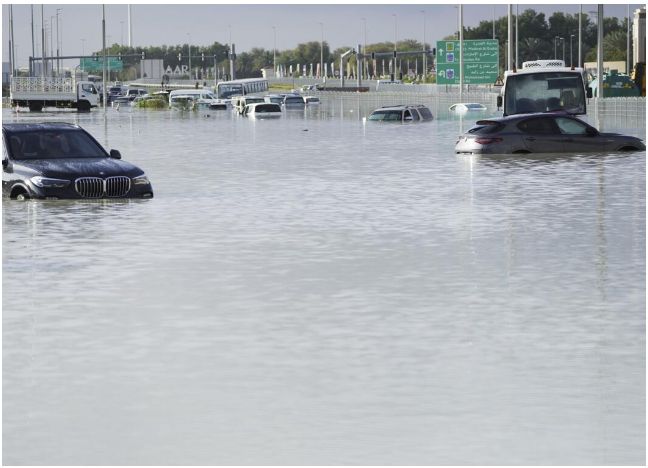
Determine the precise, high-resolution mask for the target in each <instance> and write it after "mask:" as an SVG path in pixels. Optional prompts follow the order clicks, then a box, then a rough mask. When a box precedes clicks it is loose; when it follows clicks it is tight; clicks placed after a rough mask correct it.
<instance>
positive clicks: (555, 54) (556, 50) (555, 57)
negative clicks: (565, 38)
mask: <svg viewBox="0 0 648 468" xmlns="http://www.w3.org/2000/svg"><path fill="white" fill-rule="evenodd" d="M558 39H560V36H556V37H554V60H558Z"/></svg>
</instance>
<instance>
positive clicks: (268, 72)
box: [261, 67, 276, 80]
mask: <svg viewBox="0 0 648 468" xmlns="http://www.w3.org/2000/svg"><path fill="white" fill-rule="evenodd" d="M261 74H262V75H263V77H264V78H265V79H266V80H267V79H268V78H276V77H275V71H274V68H273V67H265V68H262V69H261Z"/></svg>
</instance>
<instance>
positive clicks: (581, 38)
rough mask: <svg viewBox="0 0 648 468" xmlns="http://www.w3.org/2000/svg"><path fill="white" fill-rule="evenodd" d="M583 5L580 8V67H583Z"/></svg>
mask: <svg viewBox="0 0 648 468" xmlns="http://www.w3.org/2000/svg"><path fill="white" fill-rule="evenodd" d="M582 47H583V4H582V3H581V4H580V6H579V8H578V66H579V67H580V68H582V67H583V53H582V52H581V51H582Z"/></svg>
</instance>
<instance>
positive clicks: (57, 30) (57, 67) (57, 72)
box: [56, 8, 63, 77]
mask: <svg viewBox="0 0 648 468" xmlns="http://www.w3.org/2000/svg"><path fill="white" fill-rule="evenodd" d="M62 9H63V8H57V9H56V74H57V75H58V76H59V77H60V76H61V61H60V60H59V59H58V57H60V53H59V11H61V10H62Z"/></svg>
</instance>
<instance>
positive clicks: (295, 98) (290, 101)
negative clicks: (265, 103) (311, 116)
mask: <svg viewBox="0 0 648 468" xmlns="http://www.w3.org/2000/svg"><path fill="white" fill-rule="evenodd" d="M283 105H284V106H293V107H296V106H302V107H303V106H305V105H306V101H304V98H303V97H302V96H300V95H299V94H286V95H285V96H284V101H283Z"/></svg>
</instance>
